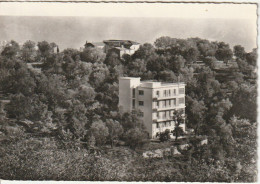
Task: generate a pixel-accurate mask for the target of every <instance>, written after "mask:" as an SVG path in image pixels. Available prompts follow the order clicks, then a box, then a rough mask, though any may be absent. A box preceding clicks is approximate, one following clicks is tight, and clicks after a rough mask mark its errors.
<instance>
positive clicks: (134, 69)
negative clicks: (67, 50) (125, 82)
mask: <svg viewBox="0 0 260 184" xmlns="http://www.w3.org/2000/svg"><path fill="white" fill-rule="evenodd" d="M126 68H127V73H128V76H130V77H140V76H142V75H143V74H144V73H146V62H145V61H144V60H143V59H135V60H133V61H132V62H130V63H129V64H128V65H127V66H126Z"/></svg>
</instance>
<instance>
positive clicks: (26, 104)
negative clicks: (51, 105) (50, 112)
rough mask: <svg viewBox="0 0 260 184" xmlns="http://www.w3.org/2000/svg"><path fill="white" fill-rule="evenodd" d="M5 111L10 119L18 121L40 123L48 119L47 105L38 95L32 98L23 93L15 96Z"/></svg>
mask: <svg viewBox="0 0 260 184" xmlns="http://www.w3.org/2000/svg"><path fill="white" fill-rule="evenodd" d="M5 109H6V112H7V115H8V116H9V117H11V118H16V119H18V120H24V119H29V120H31V121H40V120H44V119H45V118H46V117H47V105H46V104H44V103H43V102H42V101H41V99H40V98H39V96H37V95H36V94H34V95H32V96H30V97H26V96H24V95H22V94H21V93H18V94H15V95H13V96H12V97H11V100H10V103H9V104H7V105H6V108H5Z"/></svg>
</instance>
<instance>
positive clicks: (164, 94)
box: [133, 88, 185, 98]
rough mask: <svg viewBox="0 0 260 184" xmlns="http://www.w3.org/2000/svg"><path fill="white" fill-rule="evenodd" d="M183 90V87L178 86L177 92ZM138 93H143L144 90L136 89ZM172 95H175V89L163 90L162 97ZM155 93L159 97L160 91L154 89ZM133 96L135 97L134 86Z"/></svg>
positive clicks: (182, 91)
mask: <svg viewBox="0 0 260 184" xmlns="http://www.w3.org/2000/svg"><path fill="white" fill-rule="evenodd" d="M184 93H185V91H184V88H179V94H184ZM138 94H139V95H144V91H143V90H138ZM172 94H173V95H176V89H173V90H171V89H168V90H163V97H167V96H172ZM156 95H157V96H158V97H160V91H156ZM133 98H135V88H133Z"/></svg>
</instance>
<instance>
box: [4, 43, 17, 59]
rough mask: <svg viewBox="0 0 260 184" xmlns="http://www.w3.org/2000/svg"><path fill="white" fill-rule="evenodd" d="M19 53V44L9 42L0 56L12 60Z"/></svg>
mask: <svg viewBox="0 0 260 184" xmlns="http://www.w3.org/2000/svg"><path fill="white" fill-rule="evenodd" d="M19 51H20V46H19V44H18V43H17V42H16V41H14V40H11V41H10V42H9V43H8V44H7V45H6V46H5V47H4V49H3V51H2V52H1V55H2V56H6V57H7V58H13V57H15V56H17V54H18V53H19Z"/></svg>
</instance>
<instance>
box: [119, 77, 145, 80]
mask: <svg viewBox="0 0 260 184" xmlns="http://www.w3.org/2000/svg"><path fill="white" fill-rule="evenodd" d="M119 79H128V80H129V79H134V80H136V79H141V78H140V77H119Z"/></svg>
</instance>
